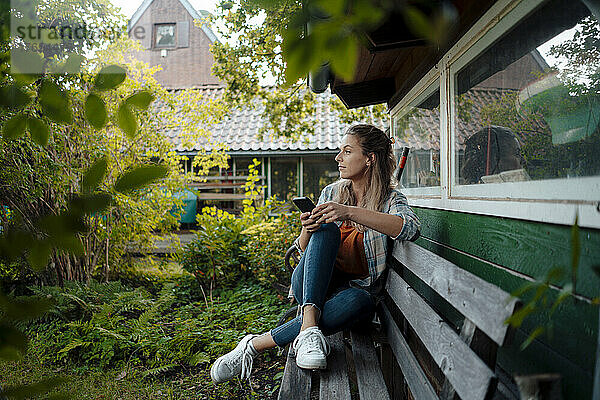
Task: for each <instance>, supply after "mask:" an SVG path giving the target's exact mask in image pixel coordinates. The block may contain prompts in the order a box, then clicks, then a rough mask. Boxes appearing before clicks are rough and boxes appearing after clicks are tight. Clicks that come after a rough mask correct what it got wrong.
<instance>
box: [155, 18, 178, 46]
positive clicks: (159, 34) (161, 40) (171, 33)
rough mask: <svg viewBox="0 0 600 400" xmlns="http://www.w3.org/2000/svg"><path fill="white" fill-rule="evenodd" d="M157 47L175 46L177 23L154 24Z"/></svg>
mask: <svg viewBox="0 0 600 400" xmlns="http://www.w3.org/2000/svg"><path fill="white" fill-rule="evenodd" d="M154 37H155V42H154V43H155V46H156V47H175V24H157V25H154Z"/></svg>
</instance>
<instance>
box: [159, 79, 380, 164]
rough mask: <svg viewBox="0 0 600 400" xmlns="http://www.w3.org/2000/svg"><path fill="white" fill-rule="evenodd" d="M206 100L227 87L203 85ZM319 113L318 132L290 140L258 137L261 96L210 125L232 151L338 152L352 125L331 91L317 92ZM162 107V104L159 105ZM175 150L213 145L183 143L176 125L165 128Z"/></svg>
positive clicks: (215, 137) (217, 138) (217, 139)
mask: <svg viewBox="0 0 600 400" xmlns="http://www.w3.org/2000/svg"><path fill="white" fill-rule="evenodd" d="M197 90H200V91H202V96H203V98H204V99H206V101H210V100H215V99H217V98H219V97H220V96H222V95H223V92H224V90H225V89H224V88H223V87H218V86H207V87H204V88H199V89H197ZM314 96H315V109H316V112H315V114H314V115H313V116H312V121H313V123H314V135H311V136H310V137H308V138H301V139H300V140H297V141H293V142H292V141H290V139H288V138H277V139H272V138H271V137H269V136H268V135H267V134H265V135H264V138H263V140H258V139H257V137H258V134H259V132H260V128H261V127H262V126H264V124H265V120H264V119H262V118H261V114H262V112H263V110H264V105H263V104H262V101H261V100H260V99H256V100H255V104H256V106H255V108H250V107H243V108H241V109H235V110H233V111H232V112H231V113H230V114H229V115H228V116H227V117H226V118H225V119H224V120H223V121H222V122H220V123H218V124H215V125H213V126H211V127H206V129H208V130H209V131H210V132H211V134H212V139H211V140H212V142H213V143H223V144H224V145H225V146H227V148H228V152H229V153H230V154H231V153H243V154H257V153H279V152H306V151H315V152H319V151H320V152H327V153H330V152H335V151H337V149H338V146H339V142H340V139H341V137H342V135H343V134H344V132H345V130H346V129H347V128H348V126H350V124H346V123H342V122H341V121H340V119H339V117H338V112H337V111H335V110H334V109H333V108H332V107H331V106H330V103H329V100H330V98H331V93H330V92H329V91H327V92H325V93H322V94H319V95H314ZM158 107H159V108H160V107H161V106H160V105H158ZM388 124H389V123H388V121H387V120H385V121H384V120H380V121H377V123H376V125H377V126H379V127H383V128H384V129H387V127H388ZM165 134H166V135H167V136H168V137H169V139H170V141H171V142H172V143H173V144H174V145H175V149H176V150H177V151H178V152H180V153H188V152H190V153H191V152H193V153H196V152H197V151H199V150H201V149H205V150H210V144H209V143H207V141H206V140H201V141H199V142H197V143H195V144H194V145H193V146H192V147H186V146H184V145H183V144H182V139H181V137H182V129H181V128H178V127H175V128H172V129H168V130H167V131H165Z"/></svg>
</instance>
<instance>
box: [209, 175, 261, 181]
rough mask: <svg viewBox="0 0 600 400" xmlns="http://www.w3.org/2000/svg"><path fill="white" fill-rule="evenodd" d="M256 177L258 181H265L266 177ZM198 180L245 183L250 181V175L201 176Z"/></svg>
mask: <svg viewBox="0 0 600 400" xmlns="http://www.w3.org/2000/svg"><path fill="white" fill-rule="evenodd" d="M256 177H257V178H258V179H265V176H264V175H257V176H256ZM198 179H199V180H207V181H245V180H247V179H248V175H240V176H233V175H206V176H199V177H198Z"/></svg>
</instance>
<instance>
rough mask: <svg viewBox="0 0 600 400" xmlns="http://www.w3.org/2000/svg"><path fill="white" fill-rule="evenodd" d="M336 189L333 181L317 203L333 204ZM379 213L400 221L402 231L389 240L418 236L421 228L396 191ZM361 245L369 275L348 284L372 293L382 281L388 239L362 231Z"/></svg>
mask: <svg viewBox="0 0 600 400" xmlns="http://www.w3.org/2000/svg"><path fill="white" fill-rule="evenodd" d="M337 186H338V183H337V182H334V183H332V184H330V185H327V186H325V188H323V190H322V191H321V196H319V201H318V203H317V204H322V203H326V202H328V201H333V199H334V197H335V194H336V192H337ZM381 211H382V212H384V213H387V214H391V215H398V216H400V217H402V219H403V220H404V224H402V230H401V231H400V233H399V234H398V236H396V237H394V238H391V239H393V240H410V239H412V238H414V237H415V236H416V235H417V234H418V233H419V229H420V227H421V223H420V222H419V218H418V217H417V216H416V214H415V213H414V212H413V210H412V209H411V208H410V207H409V206H408V202H407V201H406V197H405V196H404V195H403V194H402V193H401V192H400V190H398V189H393V190H392V192H391V193H390V196H389V198H388V199H387V200H386V202H385V203H384V205H383V210H381ZM335 223H336V224H337V225H338V226H340V225H341V224H342V221H335ZM363 245H364V247H365V255H366V258H367V266H368V269H369V276H368V277H366V278H364V279H355V280H353V281H352V282H351V283H352V284H354V285H356V286H358V287H361V288H363V289H366V290H368V291H369V292H371V293H373V294H376V293H377V292H379V291H380V290H381V288H382V287H383V286H382V285H383V282H382V280H379V278H380V277H381V276H382V274H383V273H384V272H385V270H386V260H387V250H388V236H387V235H385V234H384V233H381V232H377V231H376V230H373V229H370V228H366V230H365V233H364V237H363ZM378 280H379V281H378Z"/></svg>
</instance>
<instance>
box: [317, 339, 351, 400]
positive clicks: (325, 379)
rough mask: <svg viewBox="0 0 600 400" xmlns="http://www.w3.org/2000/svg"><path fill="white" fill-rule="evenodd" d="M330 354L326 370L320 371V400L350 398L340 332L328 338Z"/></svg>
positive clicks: (344, 353) (342, 340)
mask: <svg viewBox="0 0 600 400" xmlns="http://www.w3.org/2000/svg"><path fill="white" fill-rule="evenodd" d="M327 341H328V342H329V346H330V347H331V352H330V353H329V356H328V357H327V369H325V370H323V371H321V388H320V392H319V396H320V397H319V398H320V399H321V400H339V399H349V398H350V382H349V381H348V368H347V366H346V352H345V350H344V336H343V333H342V332H338V333H336V334H334V335H331V336H328V337H327Z"/></svg>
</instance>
